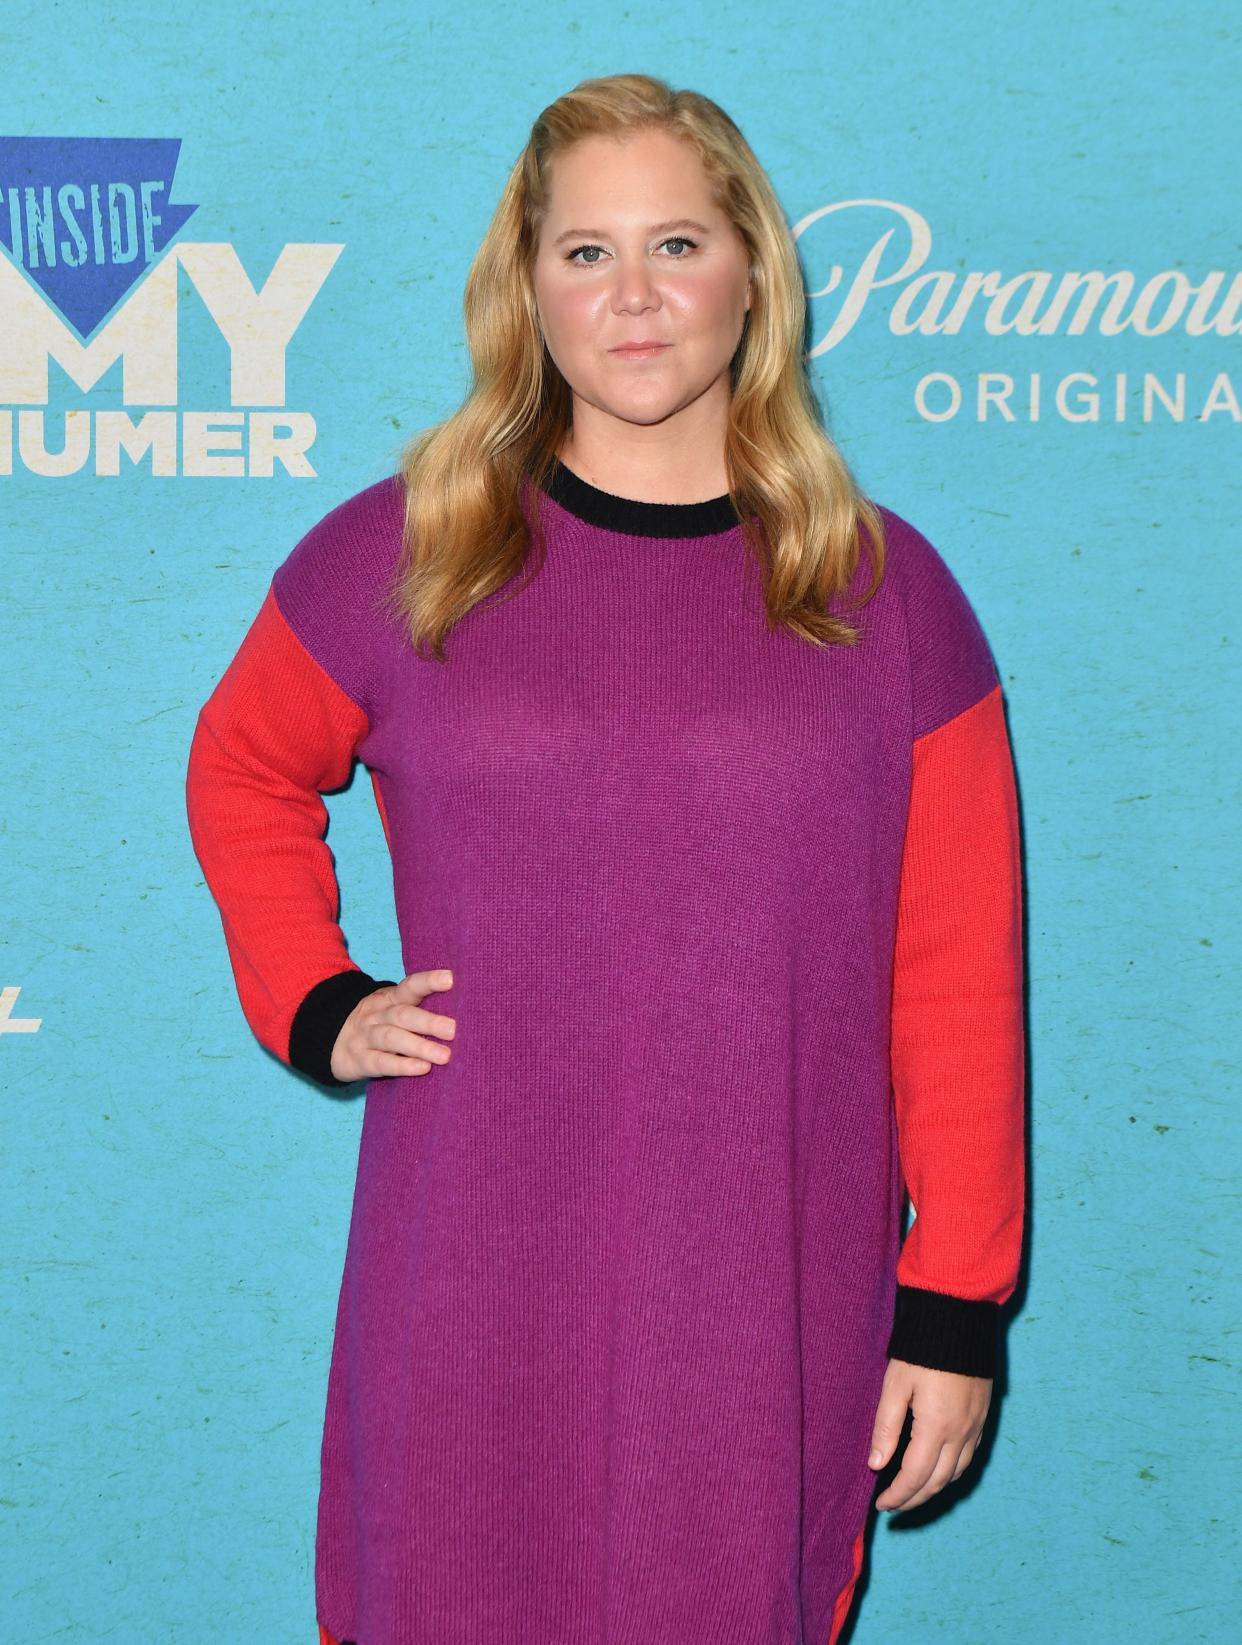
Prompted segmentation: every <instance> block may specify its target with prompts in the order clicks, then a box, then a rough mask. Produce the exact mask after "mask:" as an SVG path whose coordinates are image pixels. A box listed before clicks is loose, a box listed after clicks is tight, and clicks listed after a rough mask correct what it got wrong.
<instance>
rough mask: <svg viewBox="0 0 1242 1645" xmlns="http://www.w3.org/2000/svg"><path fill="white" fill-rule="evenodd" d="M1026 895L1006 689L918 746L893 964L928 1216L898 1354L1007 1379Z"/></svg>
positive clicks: (1017, 1244)
mask: <svg viewBox="0 0 1242 1645" xmlns="http://www.w3.org/2000/svg"><path fill="white" fill-rule="evenodd" d="M1022 998H1023V981H1022V897H1021V863H1020V848H1019V832H1018V812H1017V798H1016V791H1015V783H1014V772H1013V764H1012V759H1011V755H1010V748H1009V741H1008V735H1007V732H1006V728H1005V718H1004V709H1003V706H1002V700H1001V687H1000V685H999V683H998V684H996V685H994V686H993V687H992V689H991V690H989V691H987V692H986V693H985V694H984V695H983V696H982V697H981V698H979V699H978V700H977V701H976V702H974V703H973V704H972V705H971V706H970V707H968V708H965V709H963V710H961V711H959V712H958V713H956V714H955V715H953V716H952V717H951V718H950V719H948V720H947V721H944V722H943V723H941V724H940V725H938V726H937V727H936V728H935V729H934V730H930V731H927V732H925V733H924V734H923V735H922V736H920V737H918V738H917V739H916V740H915V744H914V771H913V783H912V794H911V802H910V815H909V823H908V829H907V835H906V843H905V849H904V855H903V861H902V876H901V889H900V906H899V913H898V923H897V942H896V951H895V961H894V983H893V1006H892V1040H891V1058H892V1078H893V1094H894V1100H895V1103H896V1109H897V1124H898V1136H899V1148H900V1154H901V1162H902V1171H903V1175H904V1177H905V1180H906V1185H907V1187H908V1189H909V1192H910V1198H911V1201H912V1202H913V1205H914V1209H915V1213H916V1215H915V1219H914V1223H913V1226H912V1227H911V1229H910V1232H909V1234H908V1235H907V1237H906V1240H905V1243H904V1245H903V1246H902V1249H901V1252H900V1256H899V1259H898V1265H897V1280H898V1293H897V1304H896V1309H895V1314H894V1325H893V1332H892V1337H891V1340H890V1342H889V1353H890V1354H891V1355H893V1356H894V1357H896V1358H898V1359H906V1360H909V1361H910V1362H911V1363H914V1364H923V1365H931V1366H934V1367H937V1368H939V1369H942V1370H950V1371H960V1372H964V1373H966V1374H968V1375H972V1376H991V1375H993V1374H994V1371H995V1361H996V1349H997V1344H998V1338H999V1305H1000V1304H1001V1303H1003V1302H1005V1301H1006V1300H1007V1299H1008V1298H1009V1297H1010V1296H1011V1295H1012V1293H1013V1290H1014V1287H1015V1285H1016V1283H1017V1276H1018V1268H1019V1264H1020V1260H1021V1251H1022V1235H1023V1202H1024V1193H1025V1166H1024V1152H1023V1151H1024V1129H1025V1127H1024V1046H1023V1017H1022Z"/></svg>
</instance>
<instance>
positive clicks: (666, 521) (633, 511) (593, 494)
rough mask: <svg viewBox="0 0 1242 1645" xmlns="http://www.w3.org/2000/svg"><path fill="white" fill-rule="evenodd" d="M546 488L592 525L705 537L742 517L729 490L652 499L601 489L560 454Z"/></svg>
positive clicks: (650, 534) (655, 534)
mask: <svg viewBox="0 0 1242 1645" xmlns="http://www.w3.org/2000/svg"><path fill="white" fill-rule="evenodd" d="M542 489H543V490H544V491H545V492H546V493H547V494H548V496H550V497H551V498H552V500H553V502H555V503H559V504H560V506H561V507H562V508H563V509H565V510H567V511H568V512H569V513H570V514H574V515H576V516H577V517H578V519H580V520H585V521H586V522H587V523H588V525H595V526H600V527H602V528H603V529H604V530H605V531H620V532H623V533H625V534H626V535H627V536H633V537H705V536H709V535H712V534H714V533H717V532H723V531H732V530H733V529H734V527H735V526H737V525H739V524H740V523H741V522H740V520H739V519H738V516H737V513H736V511H735V510H734V507H733V504H732V503H731V502H730V500H729V494H728V492H727V491H726V492H725V493H724V494H723V496H720V497H708V498H706V499H705V500H704V501H703V502H700V503H650V502H644V501H642V500H640V499H639V498H637V497H618V496H617V495H616V494H615V493H614V492H611V491H601V490H600V488H599V487H598V486H593V485H592V484H591V483H590V481H589V480H584V479H583V478H582V476H581V475H580V474H575V472H574V471H573V469H572V468H570V467H569V466H568V465H567V464H566V463H564V462H563V461H562V460H561V459H560V458H556V459H555V460H554V466H553V468H552V472H551V476H550V478H549V479H548V480H547V481H546V482H545V483H544V485H543V487H542Z"/></svg>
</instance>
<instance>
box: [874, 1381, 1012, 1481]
mask: <svg viewBox="0 0 1242 1645" xmlns="http://www.w3.org/2000/svg"><path fill="white" fill-rule="evenodd" d="M991 1403H992V1378H991V1377H968V1376H961V1375H959V1374H958V1372H956V1371H933V1370H931V1369H930V1368H929V1367H928V1366H926V1365H911V1364H910V1363H909V1362H908V1361H907V1360H904V1359H890V1360H889V1362H888V1369H887V1370H886V1371H885V1373H884V1386H883V1387H882V1388H881V1390H880V1403H879V1405H878V1406H877V1407H876V1413H875V1425H874V1427H873V1428H872V1430H871V1446H872V1449H871V1456H870V1458H869V1459H868V1460H869V1463H870V1466H871V1467H872V1468H877V1469H878V1468H883V1467H884V1465H885V1464H886V1463H887V1462H888V1460H889V1459H890V1457H891V1456H892V1454H893V1451H894V1450H895V1449H896V1446H897V1441H898V1440H899V1439H900V1438H901V1430H902V1427H903V1426H904V1424H905V1420H906V1409H907V1407H908V1406H911V1405H912V1406H913V1407H914V1420H913V1423H912V1425H911V1429H910V1439H909V1441H908V1443H907V1445H906V1449H905V1454H904V1456H903V1457H902V1459H901V1467H900V1468H899V1469H898V1471H897V1473H896V1475H895V1476H894V1478H893V1479H892V1481H891V1482H890V1484H889V1486H888V1489H887V1490H886V1491H885V1492H884V1493H883V1494H882V1495H881V1496H878V1497H877V1498H876V1501H875V1505H876V1507H877V1508H914V1507H916V1506H917V1505H918V1504H919V1503H920V1502H926V1501H927V1499H928V1497H930V1496H935V1494H936V1492H937V1491H939V1490H941V1489H942V1488H943V1487H944V1486H945V1485H947V1484H948V1483H949V1481H950V1480H953V1479H957V1478H958V1476H959V1475H961V1474H963V1473H965V1471H966V1469H967V1468H968V1467H969V1466H970V1459H971V1458H972V1457H973V1456H974V1454H975V1447H976V1445H978V1443H979V1435H980V1434H981V1433H982V1431H983V1424H984V1421H985V1420H986V1418H987V1414H988V1407H989V1406H990V1405H991Z"/></svg>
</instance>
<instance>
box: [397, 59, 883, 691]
mask: <svg viewBox="0 0 1242 1645" xmlns="http://www.w3.org/2000/svg"><path fill="white" fill-rule="evenodd" d="M650 129H656V130H660V131H665V132H667V133H669V134H670V135H671V136H673V137H677V138H680V139H682V140H684V141H685V142H687V143H689V144H691V145H692V146H693V148H694V149H695V150H696V152H697V153H698V155H699V157H700V159H701V161H702V164H703V167H704V170H705V172H706V174H707V178H708V183H709V187H710V188H711V190H712V193H713V197H714V199H715V201H716V203H717V205H718V206H719V208H720V209H721V210H722V211H723V212H724V213H725V214H726V215H727V216H728V218H729V219H730V220H731V221H732V223H733V225H734V227H735V229H736V230H737V232H738V234H739V235H740V236H741V239H742V240H743V242H744V243H745V246H746V249H747V251H748V253H749V257H750V263H751V268H752V271H753V282H754V283H753V288H752V297H751V304H750V309H749V310H748V312H747V316H746V322H745V325H744V329H743V333H742V338H741V341H740V342H739V344H738V348H737V351H736V353H735V355H734V357H733V360H732V362H731V364H730V368H729V369H730V380H731V395H730V401H729V413H728V424H727V431H726V436H725V467H726V473H727V476H728V489H729V496H730V499H731V501H732V503H733V506H734V508H735V509H736V511H737V513H738V515H739V517H740V520H741V522H742V528H743V533H744V538H745V541H746V542H747V544H748V546H749V548H750V551H751V552H752V553H753V554H755V555H757V556H758V558H759V562H760V564H761V566H762V567H763V571H764V589H765V596H764V597H765V604H766V608H767V616H768V623H769V625H770V626H775V625H777V624H780V623H784V624H785V625H786V626H787V627H788V628H790V629H791V630H792V631H793V632H794V633H795V634H798V635H801V636H802V637H803V638H805V639H807V640H809V641H811V642H812V643H814V644H821V645H822V644H837V645H853V644H855V643H856V642H857V640H858V638H859V633H858V630H857V629H856V628H854V627H852V626H851V625H850V624H849V623H847V622H846V621H845V620H844V619H843V618H841V617H839V616H836V615H834V614H833V613H831V612H830V611H828V610H827V609H826V604H827V601H828V600H829V599H830V598H831V597H834V596H843V595H844V594H845V593H846V591H847V590H848V588H849V586H850V583H851V580H852V578H853V575H854V571H855V568H856V566H857V564H858V558H859V554H860V552H861V547H862V544H861V538H862V534H863V531H864V530H865V533H866V536H867V537H868V538H869V540H870V542H869V546H870V550H871V559H872V578H871V583H870V586H869V587H868V589H867V591H866V593H865V594H864V595H863V596H862V598H861V600H860V602H859V603H865V602H866V601H867V600H869V599H870V598H871V596H872V595H873V594H874V593H875V591H876V589H877V588H878V586H879V583H880V579H881V576H882V574H883V567H884V558H885V541H884V524H883V520H882V517H881V515H880V513H879V511H878V509H877V508H876V506H875V504H874V503H873V502H871V501H870V500H869V499H868V498H866V497H865V496H864V495H863V494H862V492H861V490H860V489H859V487H858V485H857V484H856V482H855V481H854V478H853V476H852V475H851V473H850V470H849V468H848V466H847V464H846V462H845V459H844V458H843V457H842V455H841V453H840V452H839V451H838V449H837V447H836V445H835V444H834V442H833V441H832V439H831V438H830V437H829V435H828V434H827V433H826V432H825V430H824V429H823V427H822V426H821V422H820V418H819V415H818V411H817V408H816V403H815V398H814V395H813V392H812V389H811V386H810V383H809V380H808V377H807V372H806V358H805V354H804V350H803V344H804V338H805V335H806V325H807V314H806V292H805V288H804V285H803V280H802V275H801V271H800V268H799V264H798V260H797V254H796V250H795V247H794V243H793V238H792V236H791V235H790V233H789V230H788V227H787V225H786V222H785V217H784V213H783V212H782V209H781V206H780V203H779V201H778V200H777V197H776V194H775V192H774V190H773V188H772V185H771V183H770V182H769V181H768V178H767V175H766V173H765V172H764V170H763V168H762V167H761V166H760V164H759V161H758V160H757V159H756V157H755V155H754V153H753V151H752V150H751V148H750V146H749V144H748V143H747V142H746V139H745V138H744V137H743V136H742V133H741V132H740V131H739V130H738V128H737V126H736V125H735V124H734V123H733V121H732V120H731V119H730V118H729V116H728V115H727V114H726V113H725V112H724V110H723V109H721V108H720V107H719V106H718V105H717V104H716V103H714V102H712V101H711V99H710V98H708V97H704V96H702V95H701V94H700V93H698V92H694V91H675V90H673V88H672V87H671V86H669V85H667V84H666V83H665V82H664V81H662V80H658V79H655V78H654V77H652V76H650V75H646V74H614V75H608V76H605V77H603V78H600V79H592V80H584V81H582V82H580V83H579V84H578V85H577V86H575V87H574V88H573V90H572V91H569V92H566V93H565V94H564V95H563V96H561V97H558V98H557V99H556V101H555V102H553V103H550V104H549V105H548V107H547V108H545V109H544V110H543V112H542V113H541V114H540V115H539V117H538V118H537V119H536V120H535V123H534V125H533V126H532V127H531V132H530V136H529V138H528V140H527V143H526V146H525V148H524V149H523V150H522V152H521V154H520V155H519V156H518V159H517V163H516V164H515V165H514V167H513V170H512V171H511V172H510V174H509V179H508V182H507V183H506V184H505V188H504V192H503V193H502V195H501V197H500V201H499V203H498V205H497V207H496V210H495V213H494V214H493V216H492V220H491V222H490V224H489V225H488V229H487V232H486V234H485V235H484V236H483V241H482V244H481V245H480V246H479V249H478V251H477V253H476V254H475V257H474V261H473V263H472V264H471V267H470V272H469V275H468V276H467V279H466V288H465V302H464V308H465V326H466V342H467V346H468V348H469V350H470V358H471V361H472V364H473V382H472V384H471V387H470V391H469V393H468V394H467V395H466V398H465V399H464V400H463V402H462V404H461V405H460V406H459V408H458V409H457V410H456V411H455V412H454V413H453V414H452V416H450V417H449V418H448V419H447V420H446V421H444V422H442V423H438V424H435V425H434V426H433V427H431V428H428V429H425V430H423V431H422V432H421V433H420V434H418V435H416V436H415V437H414V439H412V440H411V441H410V442H409V443H408V444H407V445H406V446H405V448H404V449H403V451H402V453H401V458H400V471H401V475H402V477H403V480H404V483H405V509H406V516H405V530H404V541H403V547H402V553H401V556H400V560H399V564H398V567H397V572H396V576H395V578H394V581H393V585H392V588H391V589H390V591H389V594H388V599H387V601H386V604H387V607H388V610H389V612H390V614H391V615H392V616H393V617H394V618H395V619H397V620H398V621H399V623H400V624H401V626H402V628H403V629H404V631H405V632H406V633H407V635H408V637H409V640H410V642H411V644H412V645H413V646H414V647H415V648H416V649H419V648H421V647H423V646H427V647H429V648H430V650H431V651H432V653H433V654H434V655H435V656H436V657H437V658H438V659H439V660H440V661H443V660H444V637H445V635H446V633H447V632H448V630H449V629H450V628H451V627H452V625H453V624H454V623H455V622H456V621H457V620H458V619H459V618H461V617H462V616H464V615H465V613H466V612H467V611H469V610H470V608H471V607H472V606H474V605H475V604H477V603H478V602H479V601H480V600H483V599H485V598H487V597H488V596H489V595H490V594H493V593H495V592H496V591H498V590H499V589H501V588H502V587H503V586H504V585H505V584H506V583H507V582H509V580H510V579H511V578H512V577H514V575H515V574H516V573H517V572H518V571H520V570H521V569H522V568H523V567H524V566H525V565H526V563H527V561H528V560H529V559H531V545H532V537H533V540H534V542H535V543H536V544H537V547H538V559H537V560H536V561H535V567H536V568H537V565H538V563H540V562H541V561H542V556H543V554H544V552H545V547H544V542H543V535H542V529H541V526H540V522H539V499H540V491H539V487H540V485H541V484H542V483H543V482H544V481H545V480H546V479H547V477H548V476H549V475H550V473H551V472H552V470H553V468H554V465H555V461H556V453H557V452H558V450H559V449H560V447H561V445H562V443H563V440H564V437H565V435H566V433H567V432H568V430H569V427H570V422H571V407H572V399H571V395H570V389H569V385H568V384H567V383H566V381H565V379H564V377H563V376H562V375H561V373H560V371H559V370H558V369H557V367H556V364H555V362H554V361H553V360H552V358H551V356H550V355H549V353H548V351H547V349H546V347H545V345H544V341H543V336H542V332H541V330H540V326H539V318H538V311H537V308H536V303H535V288H534V276H533V265H534V260H535V254H536V250H537V248H538V243H539V230H540V225H541V224H542V222H543V220H544V218H545V216H546V214H547V210H548V204H549V165H550V162H551V161H552V160H553V159H555V157H556V156H557V155H558V154H561V153H563V152H564V151H565V150H566V149H567V148H569V147H570V145H572V144H574V143H576V142H578V141H579V140H580V139H581V138H584V137H588V136H596V135H601V136H607V137H612V138H621V137H624V136H625V135H627V134H629V133H632V132H637V131H641V130H650ZM524 474H530V475H531V477H532V481H533V485H532V490H531V496H530V506H531V526H532V528H533V532H532V531H528V528H527V521H526V516H525V514H524V513H523V511H522V506H521V497H520V491H521V484H522V477H523V475H524ZM752 516H753V517H754V520H755V521H757V523H758V527H759V529H758V530H756V529H755V525H754V524H753V523H752V518H751V517H752ZM513 592H517V588H516V587H515V589H514V591H513Z"/></svg>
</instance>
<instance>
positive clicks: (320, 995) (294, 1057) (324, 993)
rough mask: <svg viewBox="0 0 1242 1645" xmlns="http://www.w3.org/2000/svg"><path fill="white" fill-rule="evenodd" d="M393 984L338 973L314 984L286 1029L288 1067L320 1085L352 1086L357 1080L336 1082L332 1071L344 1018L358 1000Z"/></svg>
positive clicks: (358, 974) (363, 975)
mask: <svg viewBox="0 0 1242 1645" xmlns="http://www.w3.org/2000/svg"><path fill="white" fill-rule="evenodd" d="M395 986H396V984H395V983H392V982H388V981H381V980H380V979H378V978H376V977H372V976H370V975H369V974H368V973H367V972H366V971H358V970H354V969H351V970H349V971H337V972H336V973H335V974H334V975H333V976H331V977H325V978H324V979H323V981H322V982H317V983H316V984H315V986H314V987H313V988H312V989H311V990H310V992H309V993H308V994H307V995H306V997H305V999H304V1000H303V1001H302V1003H301V1005H299V1006H298V1008H297V1011H296V1012H295V1013H294V1017H293V1022H292V1023H291V1024H290V1027H289V1066H290V1067H291V1068H296V1069H297V1070H298V1072H299V1073H301V1074H308V1075H309V1076H310V1078H311V1079H313V1080H317V1081H318V1082H319V1084H320V1085H327V1086H338V1087H339V1086H342V1085H355V1084H357V1081H356V1080H338V1079H337V1077H336V1075H335V1074H334V1073H333V1072H332V1050H333V1047H334V1046H335V1045H336V1040H337V1035H338V1034H339V1033H340V1031H341V1029H342V1028H343V1027H344V1026H345V1019H346V1017H348V1016H349V1013H350V1012H351V1011H352V1010H353V1008H354V1006H355V1005H357V1003H358V1001H359V1000H362V999H365V998H366V997H367V995H368V994H374V992H375V991H376V989H377V988H393V987H395Z"/></svg>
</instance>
